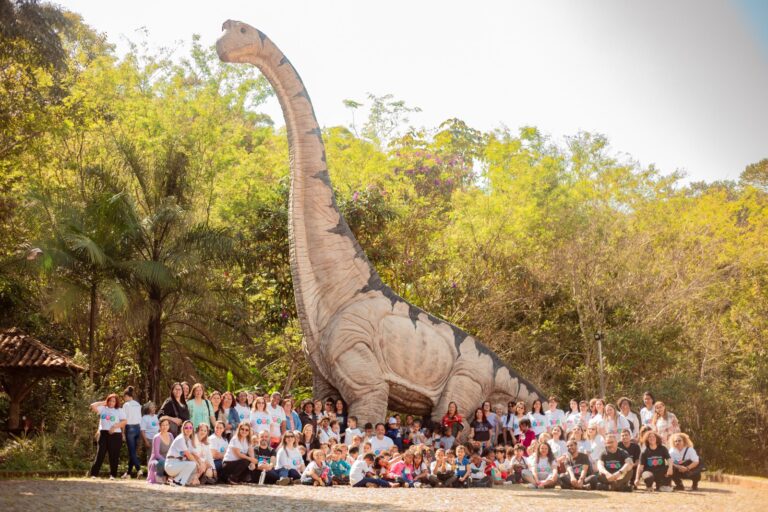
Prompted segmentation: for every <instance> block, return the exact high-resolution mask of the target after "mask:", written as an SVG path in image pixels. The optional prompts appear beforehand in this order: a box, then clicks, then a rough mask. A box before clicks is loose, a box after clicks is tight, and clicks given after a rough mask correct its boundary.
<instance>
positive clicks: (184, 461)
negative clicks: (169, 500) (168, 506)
mask: <svg viewBox="0 0 768 512" xmlns="http://www.w3.org/2000/svg"><path fill="white" fill-rule="evenodd" d="M198 462H199V457H198V455H197V439H196V436H195V432H194V427H193V426H192V422H191V421H189V420H186V421H184V422H183V423H182V424H181V435H178V436H176V438H175V439H174V440H173V442H172V443H171V447H170V448H169V449H168V456H167V457H166V458H165V474H166V475H168V476H169V477H171V478H172V480H171V484H173V485H180V486H185V485H188V484H191V483H192V480H193V476H194V475H195V472H196V470H197V468H198Z"/></svg>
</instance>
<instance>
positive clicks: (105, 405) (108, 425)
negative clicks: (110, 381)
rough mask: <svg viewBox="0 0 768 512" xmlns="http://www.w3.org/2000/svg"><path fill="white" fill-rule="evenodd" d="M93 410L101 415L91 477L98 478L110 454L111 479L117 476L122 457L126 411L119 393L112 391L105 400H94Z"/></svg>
mask: <svg viewBox="0 0 768 512" xmlns="http://www.w3.org/2000/svg"><path fill="white" fill-rule="evenodd" d="M91 410H92V411H93V412H95V413H97V414H98V415H99V450H98V452H96V460H94V461H93V465H92V466H91V478H96V477H97V476H98V475H99V472H100V471H101V464H102V463H103V462H104V456H105V455H106V454H109V479H110V480H114V479H115V478H117V464H118V461H119V458H120V445H122V444H123V430H122V429H123V427H124V426H125V413H124V412H123V409H121V408H120V403H119V400H118V398H117V395H116V394H114V393H112V394H111V395H109V396H108V397H107V398H106V399H105V400H104V401H101V402H93V403H92V404H91Z"/></svg>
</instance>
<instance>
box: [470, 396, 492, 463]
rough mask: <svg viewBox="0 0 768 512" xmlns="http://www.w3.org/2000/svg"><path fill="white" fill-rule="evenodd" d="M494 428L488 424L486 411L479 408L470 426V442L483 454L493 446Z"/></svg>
mask: <svg viewBox="0 0 768 512" xmlns="http://www.w3.org/2000/svg"><path fill="white" fill-rule="evenodd" d="M492 430H493V427H491V424H490V423H489V422H488V417H487V416H486V415H485V409H482V408H479V407H478V408H477V409H476V410H475V416H474V418H472V422H471V423H470V424H469V442H470V443H472V446H473V447H474V448H475V449H476V450H477V451H478V453H483V452H484V451H485V450H486V449H487V448H488V447H490V446H491V431H492Z"/></svg>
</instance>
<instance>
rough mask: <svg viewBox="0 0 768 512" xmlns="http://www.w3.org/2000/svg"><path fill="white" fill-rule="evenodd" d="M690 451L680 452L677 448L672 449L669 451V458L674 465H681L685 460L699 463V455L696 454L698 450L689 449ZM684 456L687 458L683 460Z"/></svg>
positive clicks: (684, 449)
mask: <svg viewBox="0 0 768 512" xmlns="http://www.w3.org/2000/svg"><path fill="white" fill-rule="evenodd" d="M687 450H688V451H686V448H683V449H682V450H678V449H677V448H672V449H670V450H669V458H670V459H672V463H673V464H680V463H682V462H683V461H684V460H689V461H691V462H699V454H698V453H696V450H694V449H693V448H688V449H687ZM683 455H685V458H683Z"/></svg>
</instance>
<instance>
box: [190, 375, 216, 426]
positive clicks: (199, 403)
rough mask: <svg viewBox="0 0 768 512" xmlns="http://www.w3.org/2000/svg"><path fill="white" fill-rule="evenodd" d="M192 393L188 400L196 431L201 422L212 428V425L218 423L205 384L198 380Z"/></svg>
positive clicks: (191, 418) (191, 419)
mask: <svg viewBox="0 0 768 512" xmlns="http://www.w3.org/2000/svg"><path fill="white" fill-rule="evenodd" d="M190 393H191V397H190V399H189V401H187V407H188V408H189V420H190V421H191V422H192V425H193V426H194V427H195V431H197V426H198V425H200V424H201V423H205V424H207V425H208V427H209V429H210V426H211V425H215V424H216V416H215V415H214V414H213V412H214V409H213V406H212V405H211V402H210V401H209V400H208V399H207V398H206V397H205V386H203V385H202V384H201V383H200V382H196V383H195V384H194V385H193V386H192V391H190Z"/></svg>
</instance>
